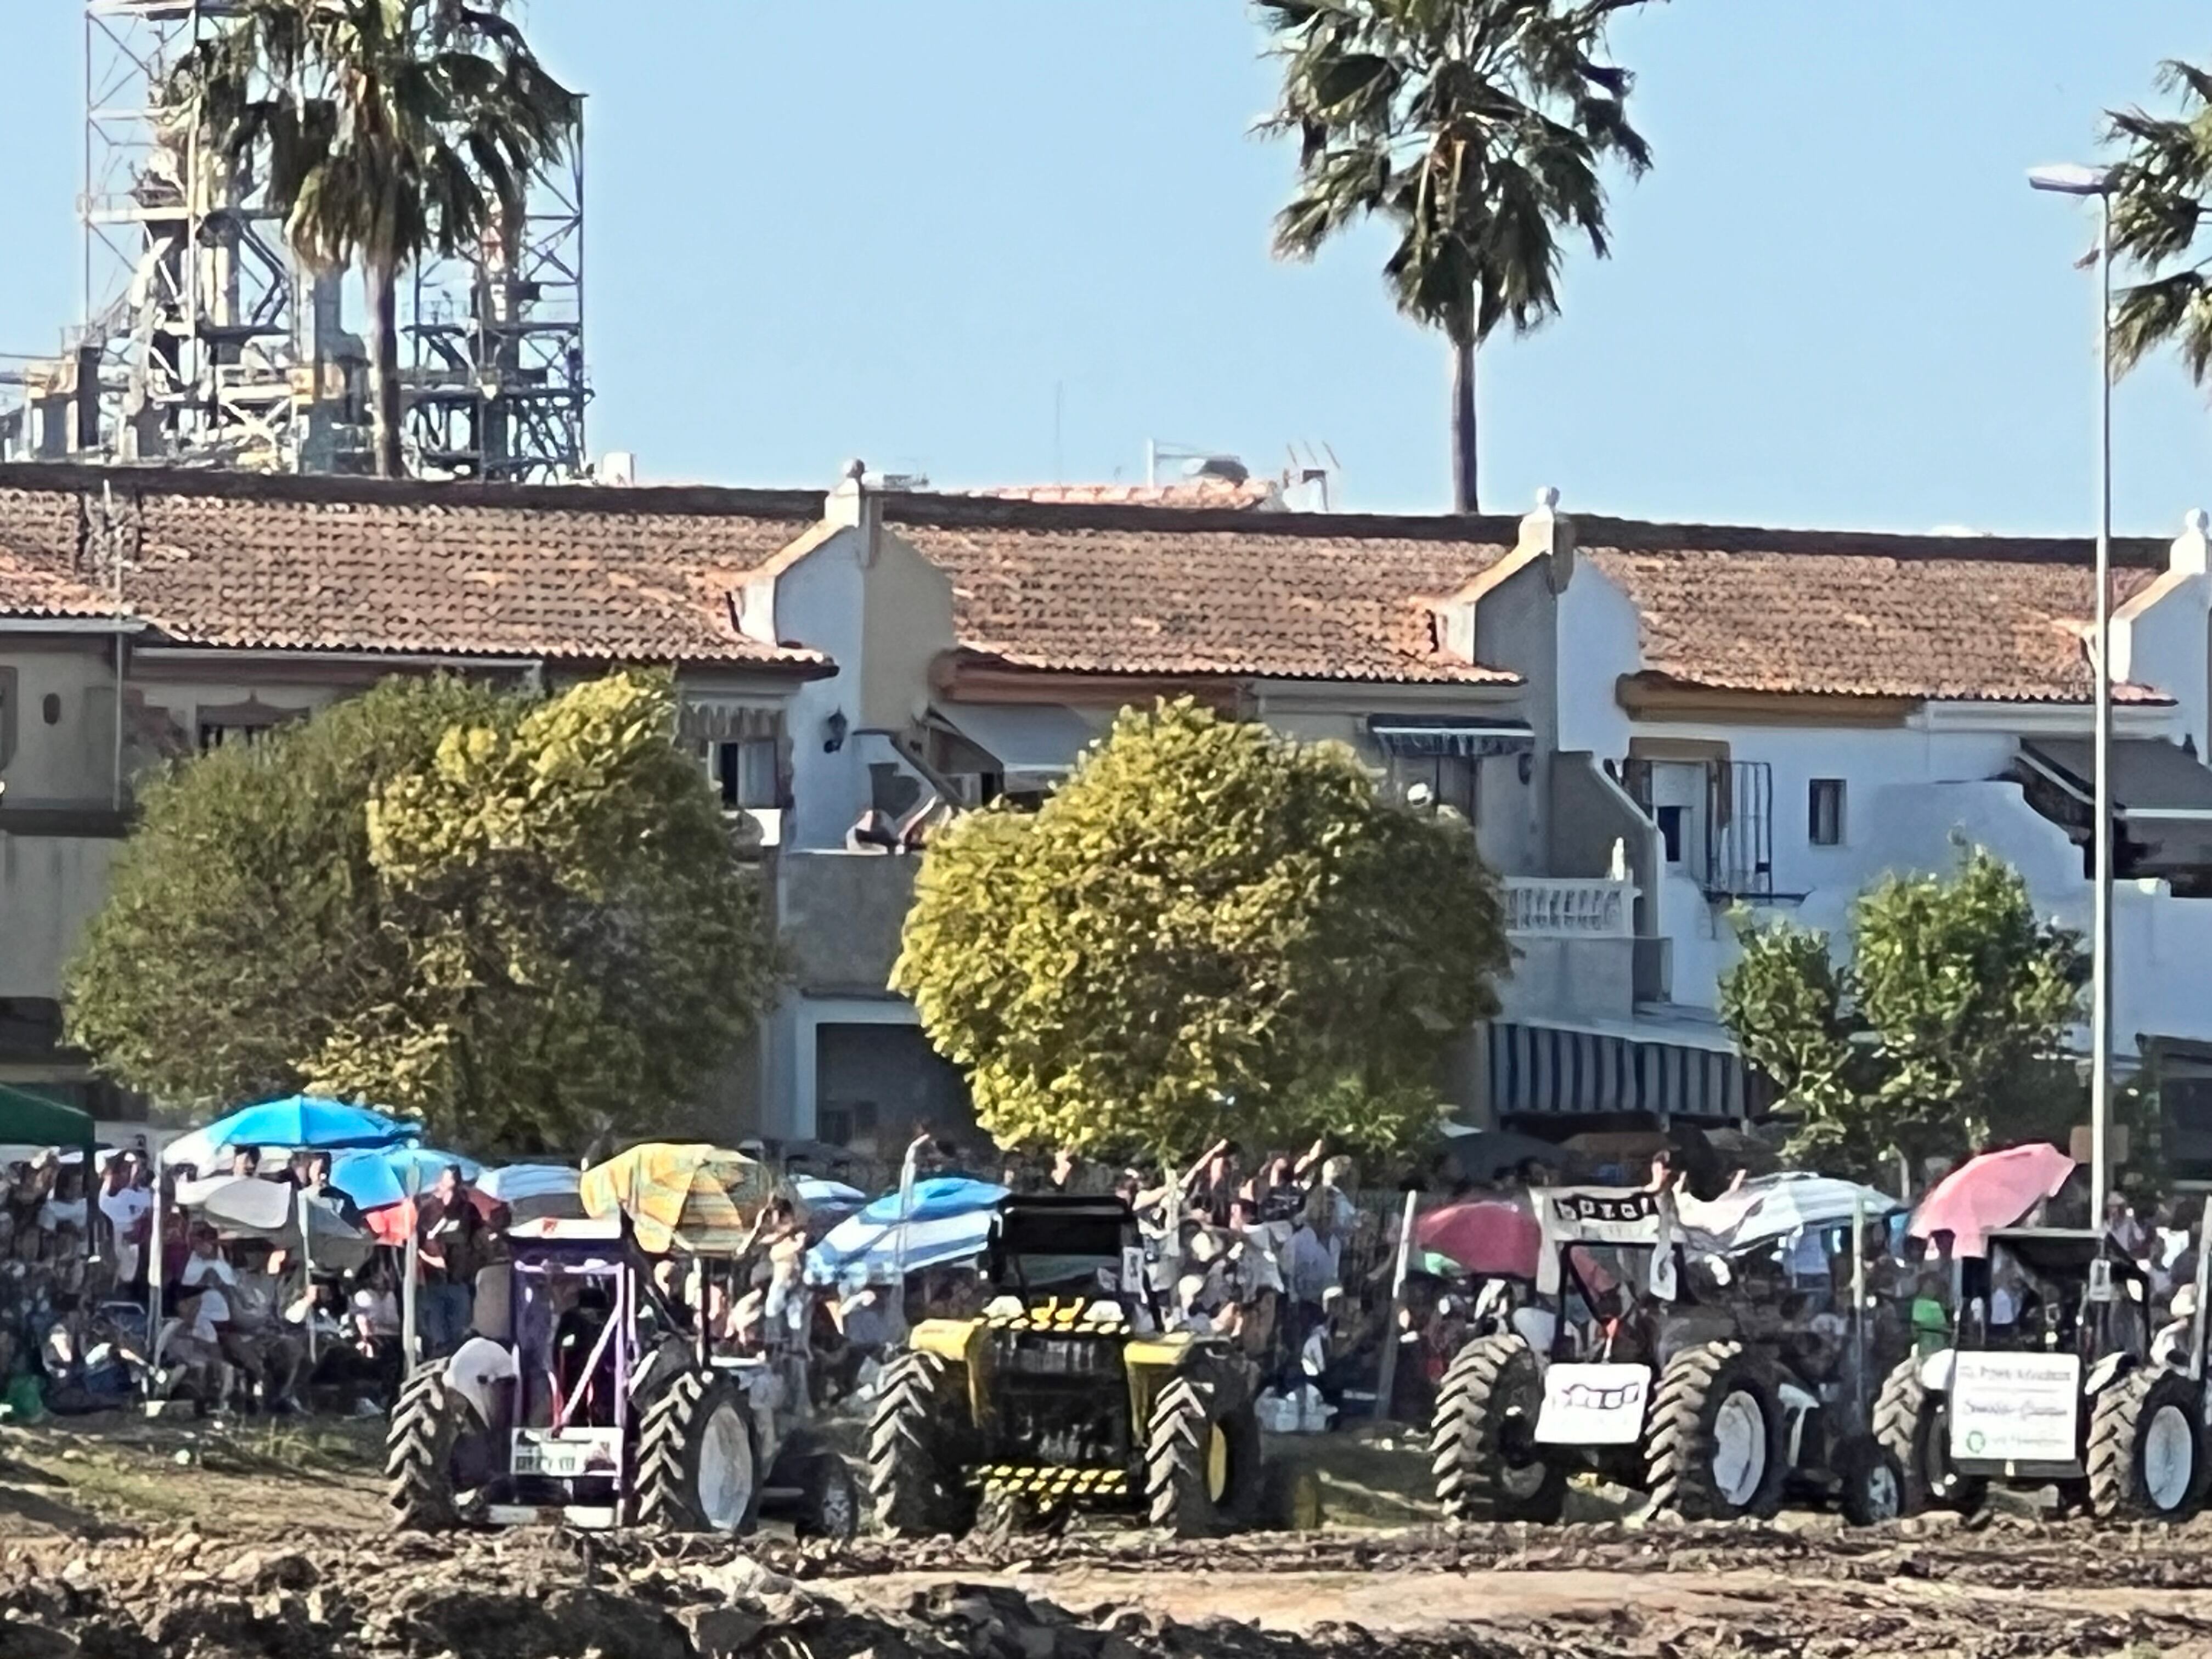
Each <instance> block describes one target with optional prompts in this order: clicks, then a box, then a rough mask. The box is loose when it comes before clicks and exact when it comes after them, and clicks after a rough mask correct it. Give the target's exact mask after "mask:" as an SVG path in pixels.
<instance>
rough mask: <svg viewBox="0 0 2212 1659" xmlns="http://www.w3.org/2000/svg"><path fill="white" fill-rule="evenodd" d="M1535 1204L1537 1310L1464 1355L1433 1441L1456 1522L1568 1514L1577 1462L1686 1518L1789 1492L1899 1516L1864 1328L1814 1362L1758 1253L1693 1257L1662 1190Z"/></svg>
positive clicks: (1441, 1491) (1740, 1509) (1551, 1192)
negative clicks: (1864, 1378)
mask: <svg viewBox="0 0 2212 1659" xmlns="http://www.w3.org/2000/svg"><path fill="white" fill-rule="evenodd" d="M1530 1198H1531V1200H1532V1201H1533V1202H1534V1205H1535V1207H1536V1213H1537V1219H1538V1222H1539V1225H1540V1226H1541V1231H1542V1252H1541V1255H1540V1257H1539V1259H1538V1263H1537V1277H1536V1283H1535V1292H1536V1293H1535V1297H1534V1299H1533V1300H1532V1301H1531V1302H1530V1303H1529V1304H1528V1305H1526V1306H1523V1307H1520V1308H1517V1309H1516V1310H1513V1311H1512V1312H1511V1314H1510V1319H1509V1321H1508V1322H1507V1326H1506V1328H1498V1326H1497V1325H1496V1324H1495V1323H1493V1324H1492V1327H1491V1328H1489V1329H1488V1330H1486V1331H1484V1332H1483V1333H1482V1334H1478V1335H1476V1336H1475V1337H1474V1339H1473V1340H1470V1341H1469V1342H1468V1343H1467V1345H1466V1346H1463V1347H1462V1349H1461V1350H1460V1352H1459V1353H1458V1354H1457V1355H1456V1356H1455V1358H1454V1359H1453V1361H1452V1363H1451V1365H1450V1367H1449V1370H1447V1371H1446V1373H1445V1375H1444V1379H1443V1384H1442V1386H1441V1387H1440V1389H1438V1392H1437V1410H1436V1415H1435V1419H1434V1420H1433V1425H1432V1431H1431V1441H1430V1447H1431V1456H1432V1460H1433V1466H1434V1469H1435V1474H1436V1481H1437V1498H1438V1499H1439V1501H1440V1502H1441V1503H1442V1504H1443V1509H1444V1513H1445V1515H1446V1516H1448V1517H1449V1518H1452V1519H1465V1518H1468V1517H1469V1516H1474V1515H1476V1514H1486V1515H1487V1516H1490V1517H1491V1518H1493V1519H1498V1520H1522V1521H1556V1520H1558V1519H1559V1516H1560V1514H1561V1513H1562V1510H1563V1509H1564V1507H1565V1500H1566V1489H1567V1480H1568V1477H1569V1475H1570V1474H1571V1473H1572V1472H1573V1471H1574V1470H1575V1469H1577V1468H1584V1469H1593V1470H1595V1471H1596V1472H1598V1473H1599V1474H1602V1475H1604V1476H1605V1477H1606V1478H1607V1479H1609V1480H1613V1481H1615V1482H1617V1483H1618V1484H1620V1485H1621V1486H1628V1487H1631V1488H1634V1489H1640V1490H1641V1491H1643V1492H1646V1493H1648V1494H1649V1497H1650V1504H1649V1510H1650V1512H1651V1513H1673V1514H1675V1515H1678V1516H1681V1517H1683V1518H1685V1519H1689V1520H1719V1519H1729V1518H1734V1517H1735V1516H1762V1517H1763V1516H1771V1515H1772V1514H1774V1513H1775V1512H1776V1511H1777V1510H1779V1508H1780V1507H1781V1504H1782V1501H1783V1498H1784V1493H1785V1491H1786V1489H1787V1488H1788V1487H1789V1486H1791V1485H1792V1484H1793V1483H1795V1484H1796V1485H1797V1486H1801V1487H1804V1488H1809V1489H1812V1490H1814V1491H1818V1492H1822V1493H1824V1494H1826V1495H1830V1496H1832V1497H1834V1498H1836V1499H1837V1500H1838V1502H1839V1504H1840V1505H1841V1507H1842V1508H1843V1510H1844V1514H1845V1515H1846V1516H1847V1517H1849V1518H1850V1519H1851V1520H1852V1521H1854V1522H1869V1521H1875V1520H1880V1519H1883V1518H1886V1517H1887V1516H1891V1515H1894V1514H1896V1513H1897V1512H1898V1510H1899V1504H1900V1501H1901V1497H1900V1484H1899V1474H1898V1471H1897V1470H1896V1468H1894V1467H1893V1465H1892V1463H1891V1462H1890V1460H1889V1459H1887V1457H1885V1456H1884V1455H1882V1452H1881V1449H1880V1448H1879V1447H1878V1446H1877V1445H1876V1444H1875V1442H1874V1439H1873V1437H1872V1435H1871V1434H1870V1433H1869V1432H1868V1431H1867V1430H1866V1429H1865V1428H1864V1426H1863V1425H1865V1424H1866V1422H1867V1420H1868V1413H1867V1410H1866V1407H1865V1398H1866V1395H1867V1393H1868V1392H1869V1390H1868V1389H1865V1388H1864V1387H1863V1386H1858V1387H1855V1386H1854V1385H1853V1377H1854V1376H1855V1375H1859V1374H1862V1373H1863V1370H1864V1368H1863V1366H1860V1367H1858V1369H1857V1371H1856V1372H1855V1371H1854V1370H1853V1368H1852V1365H1851V1361H1852V1360H1853V1359H1854V1358H1856V1357H1857V1355H1859V1354H1861V1353H1863V1334H1861V1335H1860V1340H1859V1341H1858V1342H1857V1343H1855V1344H1852V1345H1850V1346H1849V1347H1848V1348H1846V1346H1845V1345H1844V1344H1842V1343H1840V1342H1829V1343H1827V1344H1826V1345H1825V1347H1824V1349H1823V1351H1822V1352H1821V1353H1820V1356H1819V1358H1818V1360H1817V1361H1816V1360H1815V1359H1814V1355H1813V1352H1812V1350H1813V1349H1814V1346H1815V1345H1814V1344H1812V1343H1810V1342H1808V1341H1806V1340H1801V1339H1802V1338H1803V1337H1804V1335H1805V1333H1804V1332H1803V1331H1802V1328H1800V1326H1799V1322H1798V1321H1796V1319H1795V1318H1794V1317H1793V1316H1789V1315H1786V1314H1784V1313H1782V1312H1780V1311H1778V1304H1779V1303H1780V1302H1781V1300H1782V1298H1779V1297H1774V1298H1768V1297H1763V1296H1762V1295H1761V1293H1760V1290H1759V1285H1757V1283H1756V1281H1755V1277H1754V1274H1753V1270H1752V1269H1753V1263H1754V1261H1755V1260H1756V1256H1757V1255H1759V1254H1763V1253H1753V1255H1750V1256H1747V1257H1746V1258H1744V1259H1741V1260H1731V1259H1729V1258H1722V1257H1712V1256H1698V1257H1695V1258H1693V1257H1692V1256H1691V1255H1689V1254H1688V1252H1687V1251H1686V1248H1685V1239H1684V1235H1683V1233H1682V1231H1681V1229H1680V1225H1679V1224H1678V1222H1677V1219H1676V1216H1675V1210H1674V1200H1673V1198H1672V1196H1671V1195H1670V1194H1667V1193H1664V1192H1650V1191H1643V1190H1632V1189H1626V1188H1589V1187H1584V1188H1539V1189H1537V1190H1536V1191H1534V1192H1533V1193H1531V1194H1530ZM1839 1324H1840V1322H1839Z"/></svg>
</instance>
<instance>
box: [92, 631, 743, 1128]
mask: <svg viewBox="0 0 2212 1659" xmlns="http://www.w3.org/2000/svg"><path fill="white" fill-rule="evenodd" d="M672 717H673V690H672V688H671V684H670V682H669V680H668V678H667V677H666V676H665V675H649V674H618V675H615V676H611V677H610V678H605V679H602V680H597V681H592V682H589V683H587V684H582V685H579V686H577V687H575V688H574V689H573V690H569V691H568V692H566V693H564V694H562V695H561V696H556V697H554V698H552V699H550V700H549V701H545V702H536V701H533V700H531V699H526V698H523V697H520V696H503V695H501V694H497V693H494V692H490V691H487V690H482V689H480V688H475V687H471V686H467V685H465V684H460V683H459V682H457V681H453V680H448V679H437V680H428V681H421V680H415V681H401V680H394V681H391V682H387V683H386V684H383V685H381V686H379V687H378V688H376V689H375V690H373V691H371V692H369V693H368V694H367V695H365V696H361V697H358V698H356V699H353V700H351V701H349V702H342V703H339V704H337V705H336V706H334V707H333V708H330V709H328V710H326V711H325V712H324V713H322V714H318V715H316V716H315V717H314V718H313V719H312V720H306V721H303V722H301V723H300V724H298V725H296V726H290V727H288V728H285V729H283V730H282V731H280V732H276V733H274V734H272V735H271V736H270V738H267V739H265V740H264V741H263V742H262V743H259V744H255V745H253V746H252V747H250V748H235V747H226V748H222V749H219V750H215V751H214V752H212V753H210V754H209V755H206V756H204V757H200V758H198V759H197V760H194V761H191V762H189V763H185V765H183V766H182V767H180V768H179V769H177V770H176V771H174V772H173V774H172V775H169V776H167V777H166V778H164V779H163V780H161V781H158V782H157V783H155V785H153V786H152V787H150V788H149V789H148V790H147V791H146V792H145V793H144V797H143V799H144V812H143V820H142V822H141V824H140V826H139V829H138V830H137V833H136V834H135V835H134V836H132V837H131V841H130V842H129V843H128V844H127V845H126V846H125V849H124V852H123V854H122V856H121V858H120V860H119V861H118V866H117V868H116V870H115V872H114V878H113V882H112V887H111V890H110V892H109V896H108V899H107V902H106V907H105V908H103V909H102V911H101V912H100V915H98V916H97V917H96V918H95V919H94V922H93V924H92V926H91V927H90V929H89V930H88V935H87V938H86V941H85V944H84V946H83V948H82V951H81V952H80V953H79V956H78V957H77V959H76V962H75V963H74V964H73V965H72V969H71V972H70V982H69V988H68V998H69V1003H68V1010H69V1018H70V1030H71V1032H72V1036H73V1037H74V1039H75V1040H76V1041H77V1042H80V1043H82V1045H83V1046H84V1047H85V1048H88V1050H90V1051H91V1053H92V1054H94V1057H95V1059H96V1060H98V1062H99V1063H100V1066H101V1067H102V1069H104V1070H106V1072H108V1073H111V1074H112V1075H113V1076H115V1077H117V1078H118V1079H121V1080H122V1081H124V1082H125V1083H127V1084H129V1085H131V1086H132V1087H134V1088H137V1089H141V1090H143V1091H147V1092H149V1093H151V1094H154V1095H155V1096H157V1097H163V1098H166V1099H169V1100H173V1101H195V1102H203V1101H204V1102H216V1103H230V1102H235V1101H240V1100H245V1099H252V1098H258V1097H264V1096H267V1095H272V1094H279V1093H285V1092H289V1091H294V1090H297V1089H302V1088H305V1089H312V1090H315V1091H321V1092H327V1093H332V1094H337V1095H341V1096H345V1097H358V1098H365V1099H368V1100H371V1101H374V1102H376V1103H379V1104H381V1105H386V1106H389V1107H392V1108H395V1109H402V1110H405V1111H409V1112H413V1113H419V1114H421V1115H422V1116H424V1117H425V1118H427V1119H428V1121H429V1123H430V1124H431V1126H432V1127H433V1129H434V1130H435V1132H437V1133H440V1134H449V1135H452V1136H454V1137H455V1138H457V1139H465V1140H466V1141H468V1142H469V1143H471V1144H472V1145H477V1146H486V1147H499V1148H503V1149H507V1150H513V1151H519V1152H527V1151H536V1150H541V1149H560V1150H571V1149H573V1148H574V1146H575V1145H576V1144H577V1143H578V1141H579V1140H580V1139H581V1138H582V1137H583V1136H585V1135H586V1134H587V1133H591V1132H592V1131H593V1130H595V1129H597V1128H598V1127H600V1126H602V1125H605V1124H617V1125H621V1126H624V1127H635V1128H642V1127H649V1126H650V1125H651V1124H652V1123H653V1121H655V1120H656V1119H657V1118H658V1117H659V1116H660V1115H662V1114H663V1113H665V1111H666V1110H667V1109H671V1108H673V1107H676V1106H678V1105H680V1104H682V1103H684V1102H686V1101H687V1100H689V1099H690V1097H692V1096H693V1095H694V1094H695V1093H696V1091H697V1089H698V1088H699V1086H700V1085H702V1082H703V1081H704V1080H705V1079H706V1078H707V1076H708V1074H709V1073H711V1072H712V1071H713V1070H714V1068H715V1067H716V1066H719V1065H720V1064H721V1063H722V1062H723V1061H724V1060H726V1058H727V1057H728V1055H729V1054H730V1052H731V1050H732V1048H733V1046H734V1045H735V1044H736V1043H737V1042H738V1040H739V1039H740V1038H741V1037H742V1036H744V1033H745V1031H746V1030H748V1029H749V1028H750V1024H751V1022H752V1019H753V1018H754V1016H755V1013H756V1012H757V1009H758V1008H759V1007H760V1006H761V1004H762V1002H763V1000H764V999H765V997H766V996H767V994H768V993H769V981H770V974H771V969H772V958H771V952H770V950H769V946H768V945H767V943H766V942H765V939H764V935H763V927H762V922H761V919H760V916H759V907H758V901H757V895H756V893H755V890H754V886H753V883H752V881H751V880H750V878H749V877H748V876H747V875H746V874H745V873H744V872H743V871H742V870H741V869H740V868H739V867H738V865H737V864H736V863H735V861H734V860H733V859H732V856H731V852H730V848H729V846H728V843H727V842H726V837H725V833H724V830H723V827H722V823H721V818H720V812H719V811H718V810H717V808H716V806H715V805H714V800H713V799H712V798H711V796H710V795H709V793H708V790H707V789H706V787H704V784H703V782H702V780H701V778H700V776H699V773H698V769H697V768H696V764H695V763H692V762H691V761H690V760H689V759H687V758H686V757H684V755H683V754H682V753H681V752H679V751H678V749H677V748H676V747H675V745H674V744H672V743H671V741H670V738H669V733H670V731H671V725H672Z"/></svg>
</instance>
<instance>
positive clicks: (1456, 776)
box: [1389, 755, 1481, 823]
mask: <svg viewBox="0 0 2212 1659" xmlns="http://www.w3.org/2000/svg"><path fill="white" fill-rule="evenodd" d="M1480 764H1481V761H1480V758H1479V757H1475V756H1473V755H1393V756H1391V757H1390V776H1389V784H1390V793H1391V794H1392V795H1393V796H1395V798H1396V799H1400V800H1402V801H1412V800H1414V799H1416V798H1417V793H1418V795H1419V796H1422V797H1425V799H1419V804H1420V805H1425V806H1449V807H1450V808H1451V809H1452V811H1455V812H1456V813H1458V814H1459V815H1460V816H1461V817H1463V818H1465V819H1466V820H1467V821H1468V823H1474V803H1475V793H1476V792H1475V785H1474V780H1475V768H1476V767H1478V766H1480Z"/></svg>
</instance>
